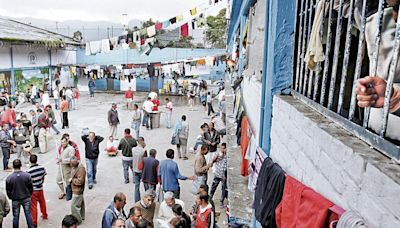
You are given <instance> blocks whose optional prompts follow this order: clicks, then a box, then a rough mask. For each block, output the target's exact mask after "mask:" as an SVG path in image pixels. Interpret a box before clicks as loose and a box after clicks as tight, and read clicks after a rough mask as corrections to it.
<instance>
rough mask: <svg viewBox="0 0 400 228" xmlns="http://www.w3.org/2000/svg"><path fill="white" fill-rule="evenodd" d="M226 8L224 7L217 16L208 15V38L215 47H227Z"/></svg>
mask: <svg viewBox="0 0 400 228" xmlns="http://www.w3.org/2000/svg"><path fill="white" fill-rule="evenodd" d="M225 15H226V9H222V10H221V11H220V12H219V13H218V15H217V16H208V17H207V27H206V40H207V42H209V43H210V44H211V45H212V46H213V47H214V48H225V47H226V26H227V23H226V19H225Z"/></svg>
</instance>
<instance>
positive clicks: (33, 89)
mask: <svg viewBox="0 0 400 228" xmlns="http://www.w3.org/2000/svg"><path fill="white" fill-rule="evenodd" d="M36 98H37V88H36V86H35V85H34V84H31V100H32V104H34V103H35V102H36Z"/></svg>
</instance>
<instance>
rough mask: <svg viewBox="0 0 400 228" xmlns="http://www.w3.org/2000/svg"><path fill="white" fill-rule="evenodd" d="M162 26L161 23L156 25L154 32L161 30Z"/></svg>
mask: <svg viewBox="0 0 400 228" xmlns="http://www.w3.org/2000/svg"><path fill="white" fill-rule="evenodd" d="M162 25H163V23H161V22H158V23H156V30H161V29H162V27H163V26H162Z"/></svg>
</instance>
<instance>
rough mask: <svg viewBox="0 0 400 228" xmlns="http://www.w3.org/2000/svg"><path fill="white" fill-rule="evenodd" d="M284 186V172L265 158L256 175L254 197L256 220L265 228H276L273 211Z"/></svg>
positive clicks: (280, 197)
mask: <svg viewBox="0 0 400 228" xmlns="http://www.w3.org/2000/svg"><path fill="white" fill-rule="evenodd" d="M284 186H285V172H284V171H283V170H282V168H281V167H280V166H279V165H278V164H276V163H274V162H273V161H272V159H271V158H266V159H265V160H264V162H263V164H262V166H261V169H260V173H259V174H258V179H257V186H256V189H255V196H254V208H255V216H256V219H257V221H259V222H260V223H261V225H263V227H265V228H276V227H277V225H276V220H275V209H276V207H277V206H278V204H279V203H280V201H281V199H282V194H283V188H284ZM284 227H286V226H284ZM305 227H307V226H305Z"/></svg>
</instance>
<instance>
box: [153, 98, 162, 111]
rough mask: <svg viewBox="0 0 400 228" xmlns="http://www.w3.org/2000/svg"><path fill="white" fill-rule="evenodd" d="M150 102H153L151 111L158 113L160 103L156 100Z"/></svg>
mask: <svg viewBox="0 0 400 228" xmlns="http://www.w3.org/2000/svg"><path fill="white" fill-rule="evenodd" d="M151 102H153V104H154V106H153V109H152V110H153V111H158V106H160V101H159V100H158V99H153V100H152V101H151Z"/></svg>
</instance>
